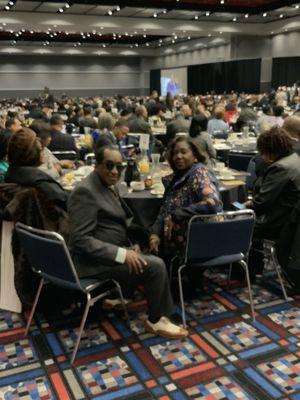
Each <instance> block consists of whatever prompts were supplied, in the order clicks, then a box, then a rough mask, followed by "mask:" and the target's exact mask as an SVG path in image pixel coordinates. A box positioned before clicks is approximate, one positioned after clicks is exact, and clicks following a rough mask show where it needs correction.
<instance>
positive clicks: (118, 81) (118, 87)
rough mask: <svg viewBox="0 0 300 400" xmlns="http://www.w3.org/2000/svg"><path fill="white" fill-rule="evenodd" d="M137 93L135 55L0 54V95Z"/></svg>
mask: <svg viewBox="0 0 300 400" xmlns="http://www.w3.org/2000/svg"><path fill="white" fill-rule="evenodd" d="M44 86H49V88H50V89H51V91H52V92H53V93H60V92H65V91H66V92H68V93H70V94H75V95H89V94H104V95H108V94H115V93H125V94H127V93H128V94H140V58H139V57H128V58H126V59H125V58H118V57H111V58H110V57H106V58H99V57H77V56H75V57H73V56H72V57H67V58H66V57H61V56H57V57H55V56H33V57H28V56H26V57H25V56H1V64H0V96H2V97H6V96H8V95H12V96H26V95H33V94H36V93H38V92H40V91H41V90H42V88H43V87H44Z"/></svg>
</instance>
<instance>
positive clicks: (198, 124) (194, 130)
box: [190, 113, 208, 138]
mask: <svg viewBox="0 0 300 400" xmlns="http://www.w3.org/2000/svg"><path fill="white" fill-rule="evenodd" d="M207 122H208V120H207V117H206V116H205V115H204V114H202V113H199V114H197V115H195V116H194V117H193V118H192V122H191V126H190V136H191V137H193V138H194V137H196V136H197V135H199V133H200V132H204V131H206V130H207Z"/></svg>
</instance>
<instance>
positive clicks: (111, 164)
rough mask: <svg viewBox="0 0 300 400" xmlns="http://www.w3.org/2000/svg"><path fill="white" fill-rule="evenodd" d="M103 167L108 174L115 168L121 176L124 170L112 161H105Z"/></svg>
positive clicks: (119, 164)
mask: <svg viewBox="0 0 300 400" xmlns="http://www.w3.org/2000/svg"><path fill="white" fill-rule="evenodd" d="M104 165H105V167H106V169H107V170H108V171H109V172H111V171H112V170H113V169H114V168H116V169H117V171H118V173H119V174H121V173H122V171H123V169H124V166H123V165H122V164H121V163H114V162H113V161H106V162H105V163H104Z"/></svg>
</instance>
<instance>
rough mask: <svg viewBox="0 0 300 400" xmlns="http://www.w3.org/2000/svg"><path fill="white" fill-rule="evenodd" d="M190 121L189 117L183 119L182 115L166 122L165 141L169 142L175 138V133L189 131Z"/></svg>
mask: <svg viewBox="0 0 300 400" xmlns="http://www.w3.org/2000/svg"><path fill="white" fill-rule="evenodd" d="M190 125H191V121H190V120H189V119H185V118H183V117H181V116H180V117H177V118H176V119H174V120H173V121H171V122H169V123H168V124H167V133H166V137H167V142H168V143H169V142H170V141H171V140H172V139H174V138H175V136H176V133H183V132H185V133H189V130H190Z"/></svg>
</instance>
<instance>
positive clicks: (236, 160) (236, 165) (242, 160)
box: [228, 153, 253, 171]
mask: <svg viewBox="0 0 300 400" xmlns="http://www.w3.org/2000/svg"><path fill="white" fill-rule="evenodd" d="M252 157H253V155H249V154H234V153H229V156H228V166H229V168H232V169H236V170H237V171H247V169H248V165H249V162H250V160H251V158H252Z"/></svg>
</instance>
